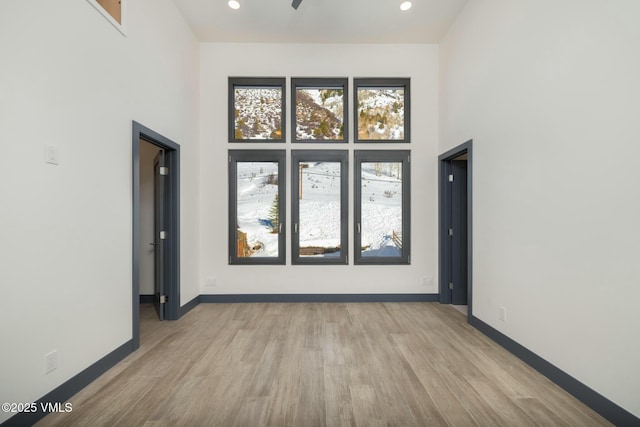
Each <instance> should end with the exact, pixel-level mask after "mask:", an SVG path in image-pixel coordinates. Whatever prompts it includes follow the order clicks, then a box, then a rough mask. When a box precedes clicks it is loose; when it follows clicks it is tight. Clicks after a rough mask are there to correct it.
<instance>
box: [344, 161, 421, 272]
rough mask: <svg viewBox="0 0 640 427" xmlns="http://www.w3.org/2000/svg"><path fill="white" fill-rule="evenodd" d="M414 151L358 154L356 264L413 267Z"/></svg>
mask: <svg viewBox="0 0 640 427" xmlns="http://www.w3.org/2000/svg"><path fill="white" fill-rule="evenodd" d="M409 159H410V152H409V151H408V150H392V151H388V150H376V151H368V150H356V151H355V164H356V165H355V167H356V169H355V180H356V184H355V204H356V207H355V221H356V223H355V263H356V264H409V261H410V254H409V248H410V190H409V189H410V173H409Z"/></svg>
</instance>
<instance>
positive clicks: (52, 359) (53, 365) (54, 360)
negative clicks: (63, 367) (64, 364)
mask: <svg viewBox="0 0 640 427" xmlns="http://www.w3.org/2000/svg"><path fill="white" fill-rule="evenodd" d="M56 369H58V350H53V351H52V352H51V353H47V354H45V355H44V373H45V374H48V373H49V372H53V371H55V370H56Z"/></svg>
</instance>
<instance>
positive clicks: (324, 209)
mask: <svg viewBox="0 0 640 427" xmlns="http://www.w3.org/2000/svg"><path fill="white" fill-rule="evenodd" d="M291 158H292V169H291V179H292V183H291V202H292V203H291V214H292V230H291V231H292V245H291V247H292V263H293V264H347V263H348V262H347V261H348V259H347V250H348V238H347V236H348V227H347V221H348V210H347V204H348V181H347V179H348V170H347V158H348V151H347V150H292V152H291Z"/></svg>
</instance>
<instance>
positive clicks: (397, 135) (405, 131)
mask: <svg viewBox="0 0 640 427" xmlns="http://www.w3.org/2000/svg"><path fill="white" fill-rule="evenodd" d="M353 85H354V88H355V89H354V92H355V97H354V105H355V110H356V111H355V142H410V135H409V130H410V128H411V127H410V118H411V115H410V80H409V79H406V78H379V79H353Z"/></svg>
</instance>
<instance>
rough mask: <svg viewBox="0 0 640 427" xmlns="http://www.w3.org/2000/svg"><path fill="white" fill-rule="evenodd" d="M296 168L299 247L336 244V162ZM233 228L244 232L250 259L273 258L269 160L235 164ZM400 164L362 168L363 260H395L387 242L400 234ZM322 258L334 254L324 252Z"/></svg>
mask: <svg viewBox="0 0 640 427" xmlns="http://www.w3.org/2000/svg"><path fill="white" fill-rule="evenodd" d="M306 164H307V165H308V167H307V168H303V169H302V171H303V172H302V181H301V183H302V199H301V200H299V202H300V224H299V236H300V247H301V248H303V247H309V246H315V247H323V248H335V247H337V246H340V163H339V162H317V163H306ZM237 170H238V172H237V174H238V175H237V177H238V181H237V186H238V188H237V189H238V202H237V203H238V210H237V211H238V219H237V221H238V226H239V230H240V231H242V232H245V233H247V241H248V243H249V246H250V247H254V248H256V251H255V252H254V253H253V254H252V256H270V257H271V256H273V257H275V256H278V235H277V234H273V233H272V232H271V227H270V211H271V209H272V207H273V204H274V200H275V197H276V194H277V191H278V186H277V185H273V184H267V181H268V177H269V175H271V174H275V175H276V176H277V173H278V165H277V163H273V162H239V163H238V167H237ZM401 170H402V164H401V163H397V162H387V163H363V164H362V223H361V225H362V246H363V247H365V248H366V249H365V250H364V251H363V253H362V255H363V256H400V251H399V249H398V248H397V247H396V244H395V243H394V242H393V240H392V235H393V232H396V233H400V236H401V232H402V178H401V176H399V174H400V173H401ZM327 256H336V253H334V254H327Z"/></svg>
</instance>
